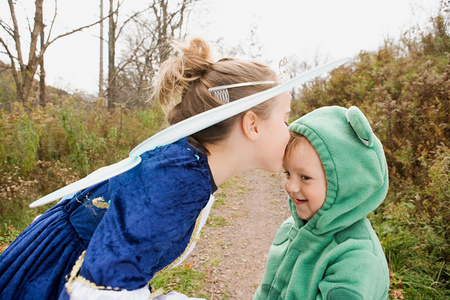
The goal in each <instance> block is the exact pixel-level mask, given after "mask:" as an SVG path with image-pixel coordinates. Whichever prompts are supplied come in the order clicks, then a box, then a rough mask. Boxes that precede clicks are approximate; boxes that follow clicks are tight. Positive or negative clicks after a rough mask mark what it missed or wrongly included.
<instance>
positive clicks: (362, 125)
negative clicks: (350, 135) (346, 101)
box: [345, 106, 374, 147]
mask: <svg viewBox="0 0 450 300" xmlns="http://www.w3.org/2000/svg"><path fill="white" fill-rule="evenodd" d="M345 116H346V117H347V121H348V123H349V124H350V126H351V127H352V128H353V131H354V132H355V133H356V135H357V136H358V137H359V139H360V140H361V142H363V144H364V145H366V146H367V147H372V146H373V140H374V134H373V132H372V128H371V127H370V124H369V121H367V118H366V117H365V116H364V114H363V113H362V112H361V111H360V110H359V108H357V107H356V106H352V107H350V108H349V109H348V110H347V112H346V113H345Z"/></svg>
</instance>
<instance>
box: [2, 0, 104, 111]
mask: <svg viewBox="0 0 450 300" xmlns="http://www.w3.org/2000/svg"><path fill="white" fill-rule="evenodd" d="M43 3H44V0H35V13H34V22H29V24H28V26H29V33H30V42H29V45H28V57H27V59H26V60H25V58H24V55H23V49H22V37H21V30H20V27H19V22H18V19H17V16H16V9H15V6H16V5H17V1H13V0H8V4H9V11H10V14H11V22H12V24H8V23H7V22H5V21H4V20H1V19H0V27H1V28H2V29H3V30H4V31H5V32H6V34H7V37H5V38H3V37H0V45H1V46H2V47H3V51H2V52H3V53H4V54H6V55H7V56H8V58H9V60H10V63H11V67H12V73H13V78H14V82H15V85H16V93H17V96H16V97H17V100H18V101H21V102H22V103H25V101H27V100H28V97H29V96H30V93H31V90H32V84H33V80H34V76H35V75H36V72H37V69H38V66H39V65H40V66H41V67H40V68H41V69H40V73H41V76H42V77H41V78H42V81H43V86H41V93H44V92H43V91H42V90H45V68H44V54H45V51H46V50H47V48H48V47H49V46H50V45H51V44H53V43H54V42H55V41H56V40H58V39H60V38H63V37H66V36H68V35H71V34H73V33H75V32H79V31H82V30H83V29H86V28H89V27H91V26H94V25H96V24H98V23H99V21H97V22H95V23H92V24H89V25H86V26H82V27H79V28H76V29H73V30H71V31H68V32H66V33H64V34H61V35H58V36H56V37H55V38H52V36H51V33H52V29H53V25H54V24H55V20H56V16H57V0H55V9H54V12H53V16H52V19H51V22H50V26H46V25H45V24H44V22H43V20H44V12H43ZM28 21H29V20H28ZM46 28H48V30H47V37H45V31H46V30H45V29H46ZM10 41H12V43H11V42H10ZM39 41H40V44H38V42H39ZM11 44H13V45H14V46H13V47H11V46H10V45H11ZM41 97H42V98H44V97H45V94H42V96H41ZM40 102H41V103H40V104H41V105H43V104H44V99H41V101H40Z"/></svg>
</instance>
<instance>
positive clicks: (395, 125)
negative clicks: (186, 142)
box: [293, 17, 450, 299]
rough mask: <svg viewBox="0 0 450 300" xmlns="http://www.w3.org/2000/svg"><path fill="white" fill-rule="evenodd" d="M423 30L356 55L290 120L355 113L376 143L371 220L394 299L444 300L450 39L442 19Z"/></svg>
mask: <svg viewBox="0 0 450 300" xmlns="http://www.w3.org/2000/svg"><path fill="white" fill-rule="evenodd" d="M431 25H432V28H431V29H430V30H429V32H425V33H420V34H419V35H418V36H416V37H411V36H409V37H408V38H406V37H405V38H404V39H403V40H402V41H401V42H399V44H394V43H393V42H392V41H386V43H385V45H384V47H381V48H380V49H379V50H378V51H377V52H374V53H369V52H361V53H360V54H359V56H358V57H357V58H355V59H354V61H353V62H352V63H350V64H348V65H347V66H345V67H342V68H339V69H338V70H335V71H333V72H332V74H331V76H329V77H328V78H322V79H319V80H316V82H315V83H314V84H311V85H307V86H305V88H304V89H303V91H302V94H301V95H300V99H299V101H293V102H294V106H293V114H294V115H295V118H294V119H296V118H298V117H299V116H301V115H303V114H305V113H307V112H309V111H311V110H313V109H315V108H318V107H321V106H326V105H341V106H345V107H349V106H351V105H356V106H358V107H359V108H360V109H361V110H362V111H363V112H364V113H365V114H366V116H367V117H368V119H369V122H370V123H371V125H372V127H373V129H374V132H375V134H376V135H377V136H378V137H379V138H380V140H381V141H382V143H383V145H384V148H385V152H386V157H387V161H388V167H389V173H390V183H391V185H390V191H389V194H388V197H387V199H386V201H385V203H384V205H382V206H381V207H380V208H378V210H377V211H376V212H375V213H374V214H373V215H372V216H371V219H372V223H373V225H374V227H375V228H376V231H377V233H378V235H379V237H380V239H381V241H382V245H383V247H384V250H385V253H386V256H387V258H388V261H389V267H390V269H391V272H392V274H391V276H392V277H391V289H392V291H391V292H392V294H391V296H392V297H393V298H395V299H400V298H401V297H399V293H400V295H401V294H402V293H403V296H404V297H405V299H444V298H446V297H450V295H449V283H450V268H449V267H448V265H449V258H450V251H449V232H450V205H449V204H450V203H449V202H450V201H449V200H450V180H449V173H450V145H449V138H450V126H449V121H450V39H449V32H448V24H446V23H445V22H444V19H443V18H442V17H437V18H433V19H432V20H431ZM406 50H407V51H406Z"/></svg>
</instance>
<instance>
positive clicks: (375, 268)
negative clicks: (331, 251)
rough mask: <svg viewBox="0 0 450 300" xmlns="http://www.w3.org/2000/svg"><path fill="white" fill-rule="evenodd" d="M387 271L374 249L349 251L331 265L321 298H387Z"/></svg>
mask: <svg viewBox="0 0 450 300" xmlns="http://www.w3.org/2000/svg"><path fill="white" fill-rule="evenodd" d="M383 274H384V272H383V270H382V264H381V263H380V261H379V258H378V257H377V256H375V255H374V254H373V253H372V252H370V251H366V250H355V251H349V252H347V253H345V254H343V255H342V256H341V257H340V258H339V259H338V260H336V261H335V262H334V263H333V264H332V265H330V266H329V267H328V268H327V271H326V272H325V276H324V278H323V279H322V281H321V282H320V283H319V291H320V292H319V295H318V296H317V299H323V300H363V299H364V300H367V299H373V300H380V299H387V294H388V293H387V292H388V291H387V290H386V285H385V284H384V282H385V280H384V278H383Z"/></svg>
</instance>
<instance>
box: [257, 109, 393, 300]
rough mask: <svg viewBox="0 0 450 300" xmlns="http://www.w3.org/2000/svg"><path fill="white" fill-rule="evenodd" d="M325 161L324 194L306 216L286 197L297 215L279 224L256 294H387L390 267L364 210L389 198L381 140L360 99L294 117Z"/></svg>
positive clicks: (332, 299) (346, 298) (336, 297)
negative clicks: (306, 218) (312, 212)
mask: <svg viewBox="0 0 450 300" xmlns="http://www.w3.org/2000/svg"><path fill="white" fill-rule="evenodd" d="M289 129H290V130H291V131H294V132H297V133H299V134H301V135H304V136H305V137H306V138H307V139H308V140H309V141H310V142H311V144H312V145H313V147H314V148H315V150H316V151H317V153H318V154H319V157H320V159H321V161H322V164H323V167H324V169H325V173H326V178H327V195H326V199H325V202H324V204H323V206H322V208H321V209H320V210H319V211H318V212H317V213H316V214H315V215H314V216H313V217H312V218H311V219H310V220H309V221H308V222H306V221H304V220H302V219H300V218H299V217H298V215H297V212H296V208H295V205H294V204H293V203H292V201H291V199H289V206H290V210H291V213H292V217H290V218H289V219H287V220H286V221H285V222H284V223H283V224H282V225H281V227H280V228H279V230H278V232H277V234H276V236H275V238H274V240H273V243H272V246H271V248H270V252H269V257H268V260H267V264H266V270H265V274H264V277H263V279H262V282H261V285H260V286H259V288H258V290H257V292H256V294H255V295H254V297H253V300H258V299H286V300H288V299H289V300H291V299H328V300H352V299H376V300H380V299H387V298H388V290H389V269H388V265H387V262H386V257H385V255H384V253H383V249H382V247H381V244H380V241H379V240H378V237H377V235H376V234H375V232H374V230H373V229H372V227H371V224H370V221H369V220H368V219H367V215H368V214H369V213H370V212H372V211H373V210H375V209H376V208H377V207H378V206H379V205H380V204H381V203H382V202H383V200H384V198H385V196H386V193H387V190H388V185H389V183H388V170H387V165H386V158H385V155H384V151H383V146H382V144H381V142H380V141H379V140H378V138H377V137H376V136H375V135H374V134H373V132H372V129H371V127H370V125H369V122H368V121H367V119H366V117H365V116H364V115H363V113H362V112H361V111H360V110H359V109H358V108H357V107H354V106H353V107H350V108H349V109H346V108H343V107H337V106H332V107H323V108H319V109H317V110H315V111H313V112H311V113H309V114H307V115H305V116H303V117H301V118H300V119H298V120H297V121H295V122H294V123H292V124H291V125H290V126H289Z"/></svg>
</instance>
